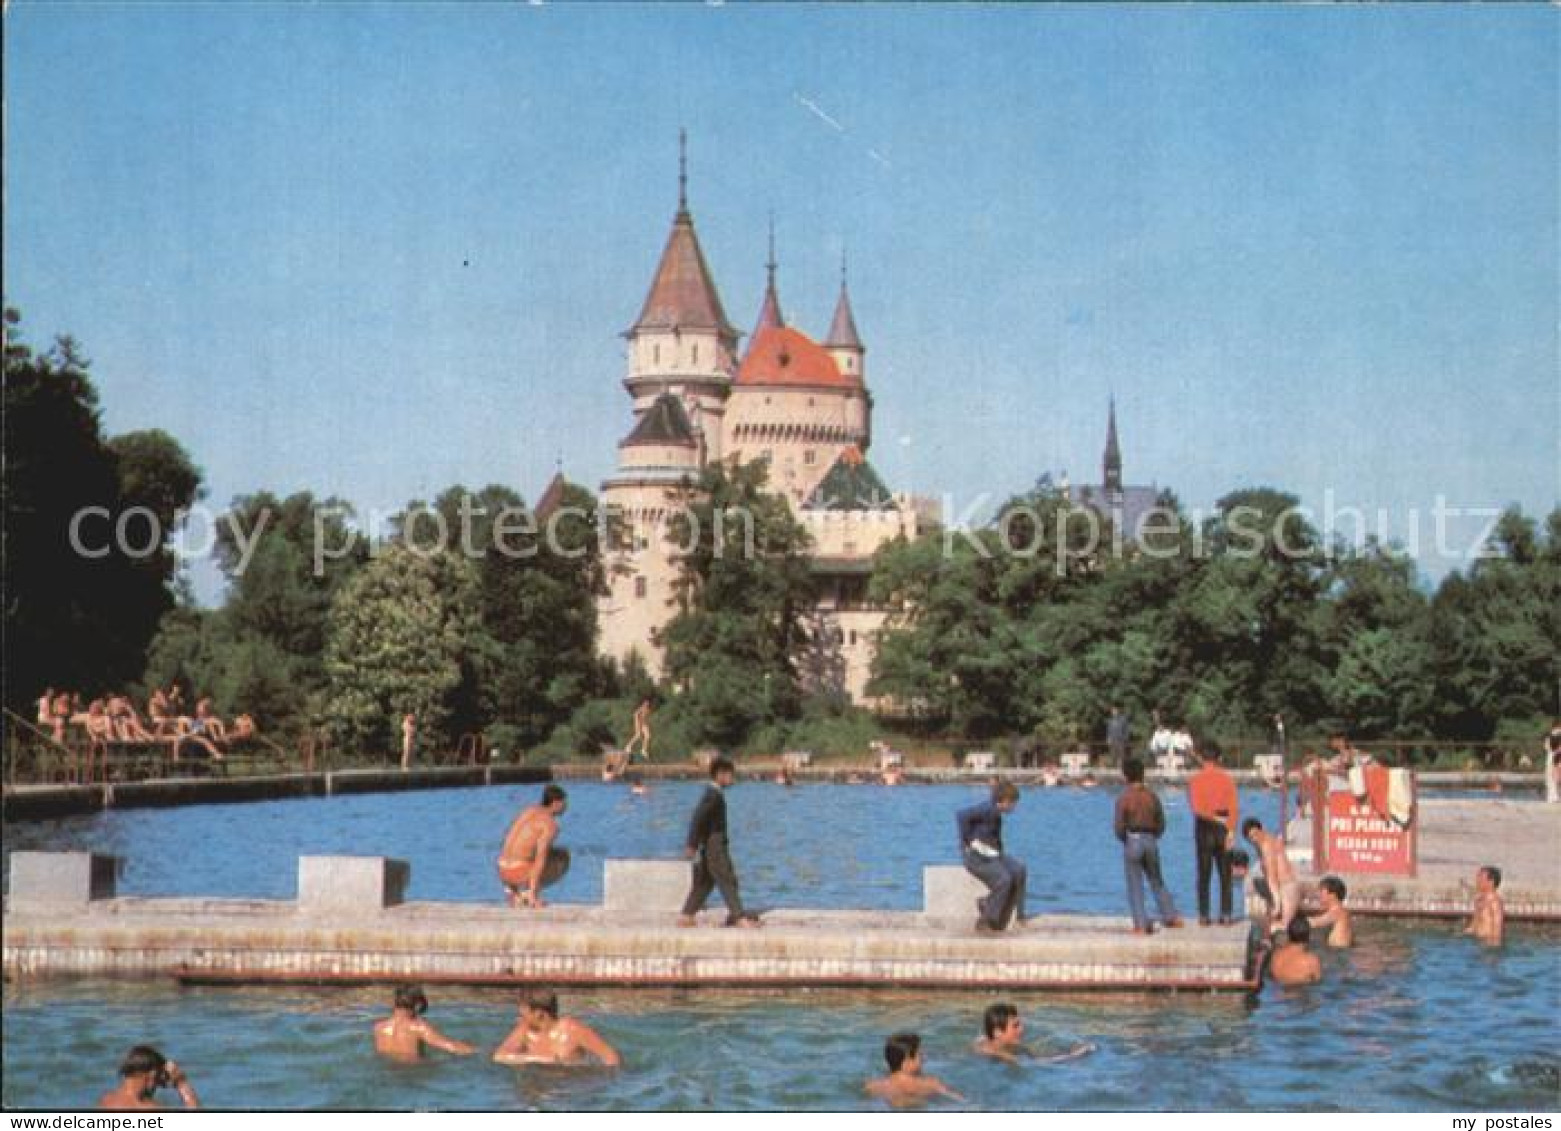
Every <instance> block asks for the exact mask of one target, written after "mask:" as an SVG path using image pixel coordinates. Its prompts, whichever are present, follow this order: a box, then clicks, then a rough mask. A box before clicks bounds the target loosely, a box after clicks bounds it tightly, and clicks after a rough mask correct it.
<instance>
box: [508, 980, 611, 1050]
mask: <svg viewBox="0 0 1561 1131" xmlns="http://www.w3.org/2000/svg"><path fill="white" fill-rule="evenodd" d="M587 1056H592V1057H595V1058H596V1059H597V1060H598V1061H600V1062H601V1063H602V1064H604V1065H606V1066H607V1067H608V1068H617V1067H618V1065H619V1064H620V1063H622V1061H621V1058H620V1057H619V1056H618V1051H617V1050H616V1049H614V1048H613V1047H612V1046H611V1045H610V1044H608V1043H607V1042H606V1041H605V1040H603V1039H602V1037H601V1035H600V1034H599V1033H597V1032H596V1030H594V1029H592V1028H591V1027H590V1026H589V1025H587V1024H586V1023H585V1022H584V1021H577V1020H575V1019H574V1018H573V1017H560V1016H559V1015H558V995H557V994H553V993H550V992H548V991H547V990H532V991H531V992H530V993H529V994H527V995H526V996H525V997H523V998H522V999H521V1001H520V1019H519V1021H518V1022H517V1023H516V1025H515V1028H514V1029H512V1030H510V1035H509V1036H507V1037H505V1038H504V1043H503V1044H501V1045H500V1046H499V1047H498V1048H497V1049H495V1050H494V1053H493V1060H494V1062H495V1063H496V1064H508V1065H521V1064H579V1063H580V1062H582V1061H583V1060H584V1059H585V1058H586V1057H587Z"/></svg>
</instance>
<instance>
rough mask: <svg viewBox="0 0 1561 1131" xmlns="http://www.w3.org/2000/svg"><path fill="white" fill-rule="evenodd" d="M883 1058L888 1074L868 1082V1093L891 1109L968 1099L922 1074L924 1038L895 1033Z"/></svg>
mask: <svg viewBox="0 0 1561 1131" xmlns="http://www.w3.org/2000/svg"><path fill="white" fill-rule="evenodd" d="M883 1058H884V1060H885V1061H886V1062H887V1063H888V1065H889V1075H887V1076H885V1077H884V1078H883V1079H882V1080H869V1081H868V1082H867V1094H868V1095H870V1096H876V1097H878V1098H879V1099H881V1100H887V1101H888V1103H889V1104H890V1106H892V1107H905V1106H906V1105H907V1104H916V1103H923V1102H925V1101H926V1100H929V1099H932V1098H934V1097H936V1096H943V1097H944V1098H946V1099H951V1100H959V1101H960V1102H964V1099H965V1097H964V1096H962V1095H960V1094H959V1093H958V1092H956V1091H954V1089H952V1088H950V1087H949V1086H948V1085H947V1084H945V1083H944V1082H943V1081H942V1080H939V1079H938V1078H937V1077H936V1076H923V1075H922V1074H921V1038H920V1037H919V1036H917V1035H916V1034H915V1033H896V1034H894V1036H892V1037H890V1038H889V1039H888V1040H887V1041H885V1042H884V1046H883Z"/></svg>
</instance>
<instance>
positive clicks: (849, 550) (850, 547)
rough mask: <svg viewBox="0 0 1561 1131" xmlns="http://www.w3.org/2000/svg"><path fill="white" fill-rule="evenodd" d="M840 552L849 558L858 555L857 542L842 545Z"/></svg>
mask: <svg viewBox="0 0 1561 1131" xmlns="http://www.w3.org/2000/svg"><path fill="white" fill-rule="evenodd" d="M840 552H841V553H843V554H845V555H847V556H850V555H851V554H854V553H856V543H855V542H845V543H842V544H841V547H840Z"/></svg>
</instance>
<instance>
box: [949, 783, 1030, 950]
mask: <svg viewBox="0 0 1561 1131" xmlns="http://www.w3.org/2000/svg"><path fill="white" fill-rule="evenodd" d="M1018 804H1019V787H1018V786H1016V785H1014V783H1013V782H1011V781H1000V782H994V783H993V784H992V799H991V800H990V801H984V802H982V803H981V804H980V805H972V806H971V807H970V808H969V809H961V810H960V811H959V818H958V819H959V846H960V854H961V856H962V857H963V859H964V862H965V870H966V871H967V872H969V873H970V874H971V875H972V876H974V877H975V878H976V879H978V880H980V881H981V882H982V883H983V884H985V885H986V886H987V894H986V898H984V899H980V900H977V901H976V909H977V910H978V911H979V912H980V913H981V917H980V918H979V919H978V920H977V921H976V930H977V931H981V932H983V933H993V932H997V931H1001V930H1003V929H1004V928H1005V927H1007V926H1008V924H1009V922H1010V921H1011V920H1012V919H1014V918H1015V917H1016V916H1017V917H1018V919H1019V921H1020V922H1023V921H1024V918H1025V914H1024V888H1025V883H1026V880H1027V879H1028V873H1027V872H1026V871H1025V867H1024V865H1023V864H1021V863H1020V862H1019V861H1017V860H1015V859H1014V858H1013V857H1012V856H1005V855H1003V814H1005V813H1012V812H1013V811H1014V806H1015V805H1018Z"/></svg>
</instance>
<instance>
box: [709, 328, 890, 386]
mask: <svg viewBox="0 0 1561 1131" xmlns="http://www.w3.org/2000/svg"><path fill="white" fill-rule="evenodd" d="M736 383H737V384H739V385H808V386H814V387H818V388H826V389H855V388H858V387H860V386H859V382H858V381H856V380H855V379H854V378H851V377H847V376H846V375H845V374H843V373H841V372H840V367H839V366H838V365H836V364H835V359H834V358H832V357H830V356H829V353H828V352H827V351H826V350H825V349H824V347H823V346H820V345H819V344H818V343H817V342H815V341H814V340H813V339H812V338H810V337H808V336H807V335H806V334H804V333H802V332H801V331H799V330H793V329H792V328H791V327H790V326H767V327H765V328H764V329H761V330H759V331H758V332H757V333H756V334H755V335H754V337H753V341H752V342H750V343H749V345H748V353H747V356H745V357H744V358H743V363H742V366H741V368H739V369H738V370H737V382H736Z"/></svg>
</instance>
